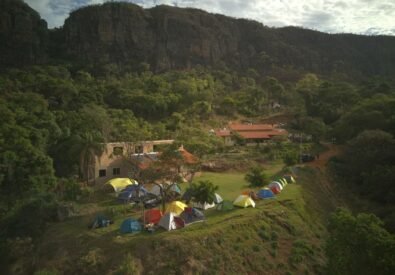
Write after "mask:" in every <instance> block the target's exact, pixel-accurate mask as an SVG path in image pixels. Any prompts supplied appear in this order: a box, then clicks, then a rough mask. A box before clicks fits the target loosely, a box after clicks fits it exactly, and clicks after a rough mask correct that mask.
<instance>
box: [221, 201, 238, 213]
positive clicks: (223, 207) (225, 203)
mask: <svg viewBox="0 0 395 275" xmlns="http://www.w3.org/2000/svg"><path fill="white" fill-rule="evenodd" d="M233 208H234V207H233V203H232V202H231V201H222V202H221V203H219V204H218V205H217V210H220V211H229V210H232V209H233Z"/></svg>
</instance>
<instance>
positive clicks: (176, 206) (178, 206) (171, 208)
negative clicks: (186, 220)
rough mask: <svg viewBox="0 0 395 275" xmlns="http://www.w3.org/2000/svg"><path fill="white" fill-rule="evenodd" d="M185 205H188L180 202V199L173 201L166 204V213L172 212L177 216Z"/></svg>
mask: <svg viewBox="0 0 395 275" xmlns="http://www.w3.org/2000/svg"><path fill="white" fill-rule="evenodd" d="M186 207H188V205H186V204H185V203H182V202H180V201H173V202H171V203H169V204H167V205H166V213H170V212H172V213H174V214H175V215H177V216H179V215H180V214H181V213H182V211H184V208H186Z"/></svg>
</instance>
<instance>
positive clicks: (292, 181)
mask: <svg viewBox="0 0 395 275" xmlns="http://www.w3.org/2000/svg"><path fill="white" fill-rule="evenodd" d="M284 179H285V180H286V181H287V183H295V182H296V181H295V179H294V177H292V176H291V175H285V176H284Z"/></svg>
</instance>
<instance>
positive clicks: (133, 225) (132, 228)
mask: <svg viewBox="0 0 395 275" xmlns="http://www.w3.org/2000/svg"><path fill="white" fill-rule="evenodd" d="M140 231H141V224H140V223H139V222H138V221H137V220H134V219H131V218H129V219H126V220H124V221H123V222H122V224H121V233H135V232H140Z"/></svg>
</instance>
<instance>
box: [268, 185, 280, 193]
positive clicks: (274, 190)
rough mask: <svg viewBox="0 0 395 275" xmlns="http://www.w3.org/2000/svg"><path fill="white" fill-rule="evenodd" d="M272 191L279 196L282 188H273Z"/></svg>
mask: <svg viewBox="0 0 395 275" xmlns="http://www.w3.org/2000/svg"><path fill="white" fill-rule="evenodd" d="M270 190H272V192H273V193H274V194H275V195H277V194H278V193H280V192H281V190H280V188H278V186H272V187H270Z"/></svg>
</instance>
